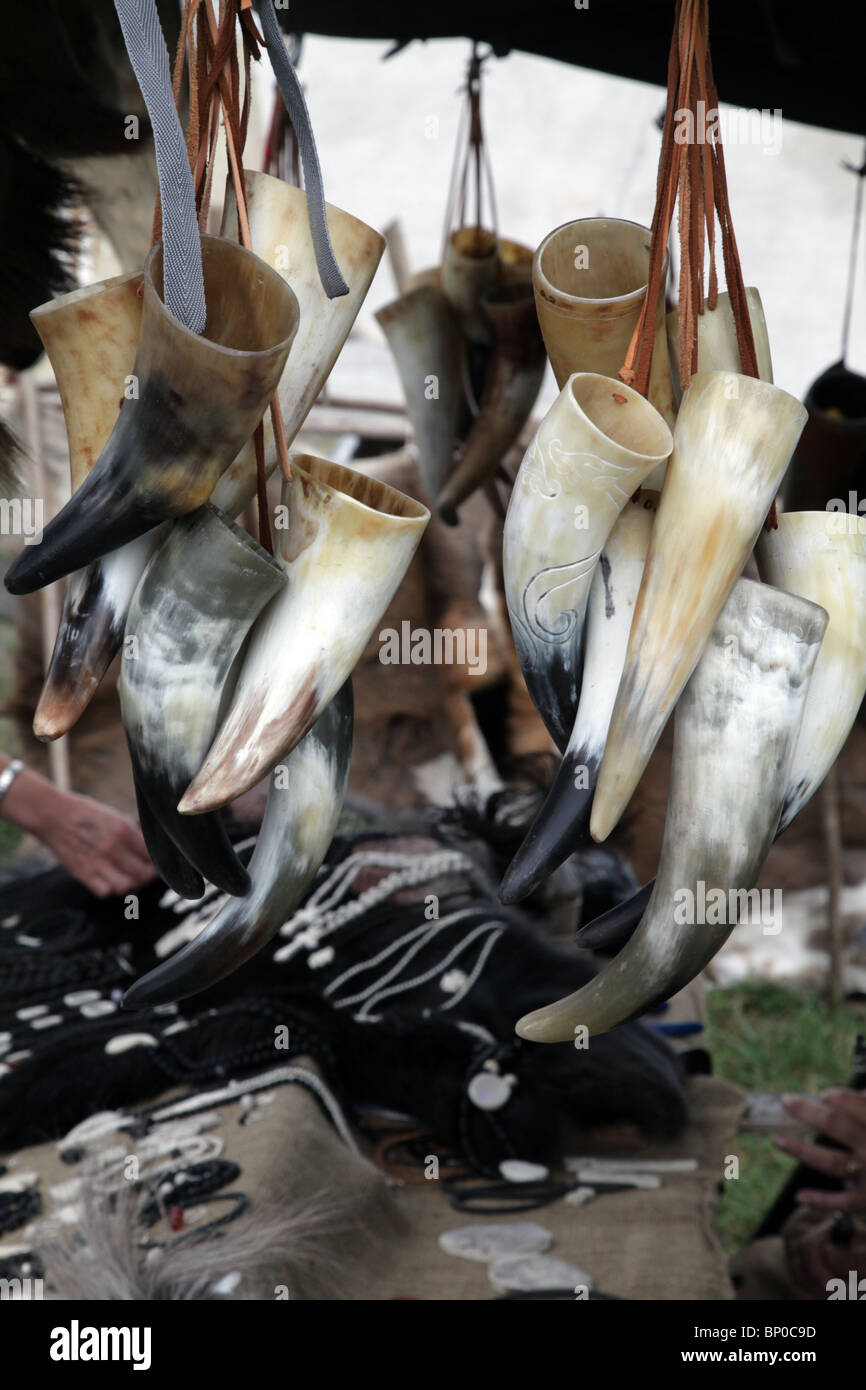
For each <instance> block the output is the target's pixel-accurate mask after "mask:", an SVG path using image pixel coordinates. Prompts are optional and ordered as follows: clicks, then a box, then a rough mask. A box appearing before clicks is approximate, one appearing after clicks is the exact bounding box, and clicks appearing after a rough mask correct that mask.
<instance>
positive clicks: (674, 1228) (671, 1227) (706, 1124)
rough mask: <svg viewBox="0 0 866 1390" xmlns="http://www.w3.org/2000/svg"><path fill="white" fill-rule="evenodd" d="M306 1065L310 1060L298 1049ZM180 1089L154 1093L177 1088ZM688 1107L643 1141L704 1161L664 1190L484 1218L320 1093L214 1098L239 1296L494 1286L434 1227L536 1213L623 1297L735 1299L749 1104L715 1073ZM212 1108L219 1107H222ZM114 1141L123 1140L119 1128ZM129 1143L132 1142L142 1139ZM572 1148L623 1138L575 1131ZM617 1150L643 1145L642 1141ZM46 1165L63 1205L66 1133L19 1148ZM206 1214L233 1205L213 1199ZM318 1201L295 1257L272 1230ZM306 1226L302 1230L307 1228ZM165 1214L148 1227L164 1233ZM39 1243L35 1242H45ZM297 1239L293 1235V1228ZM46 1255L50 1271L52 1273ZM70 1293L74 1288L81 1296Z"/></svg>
mask: <svg viewBox="0 0 866 1390" xmlns="http://www.w3.org/2000/svg"><path fill="white" fill-rule="evenodd" d="M299 1065H303V1066H305V1067H308V1066H311V1064H310V1063H309V1062H307V1061H306V1060H303V1061H302V1062H301V1063H299ZM177 1094H178V1093H177V1092H172V1093H169V1094H168V1095H167V1096H166V1097H163V1098H162V1099H161V1101H160V1102H158V1103H159V1104H165V1103H167V1101H168V1100H170V1099H174V1098H175V1097H176V1096H177ZM689 1100H690V1104H691V1111H692V1119H691V1123H690V1125H689V1127H688V1129H687V1130H686V1131H685V1133H684V1134H683V1136H682V1137H681V1138H680V1139H679V1140H677V1141H676V1142H675V1143H668V1144H656V1145H653V1146H652V1148H646V1149H641V1150H640V1151H639V1154H640V1156H641V1157H644V1158H648V1157H653V1158H685V1157H689V1158H691V1157H693V1158H696V1159H698V1163H699V1167H698V1170H697V1171H696V1172H694V1173H676V1174H665V1175H664V1176H663V1185H662V1187H661V1188H659V1189H658V1190H656V1191H638V1192H619V1193H612V1194H608V1195H605V1196H600V1197H597V1198H596V1199H595V1200H594V1201H592V1202H591V1203H589V1204H588V1205H587V1206H585V1207H580V1208H576V1207H573V1206H570V1205H567V1204H566V1203H565V1202H564V1201H562V1200H559V1201H556V1202H554V1203H552V1204H550V1205H548V1206H546V1207H542V1208H539V1209H538V1210H535V1211H531V1212H528V1213H525V1214H518V1215H515V1216H500V1215H496V1216H489V1217H485V1216H478V1215H475V1214H474V1213H473V1214H469V1213H465V1212H460V1211H456V1210H454V1208H453V1207H452V1206H451V1205H450V1203H449V1201H448V1199H447V1196H446V1194H445V1192H444V1190H443V1188H442V1186H441V1184H440V1182H438V1181H436V1180H430V1181H423V1180H422V1181H421V1182H418V1183H415V1184H411V1185H405V1186H402V1187H400V1186H395V1185H394V1184H393V1182H389V1181H388V1180H386V1179H385V1178H384V1176H383V1174H382V1173H381V1172H380V1171H379V1170H378V1169H377V1168H375V1167H374V1166H373V1164H372V1163H371V1162H370V1161H369V1160H368V1159H367V1158H365V1157H362V1156H361V1155H360V1154H359V1153H356V1152H353V1151H352V1149H351V1148H349V1147H347V1145H346V1143H345V1142H344V1140H343V1139H342V1138H341V1137H340V1136H339V1135H338V1133H337V1132H336V1130H335V1129H334V1127H333V1125H332V1123H331V1121H330V1120H329V1119H328V1118H326V1115H325V1113H324V1111H323V1109H322V1107H321V1105H320V1102H319V1101H318V1100H317V1099H316V1097H315V1096H314V1095H313V1094H311V1092H310V1091H309V1090H307V1089H305V1088H303V1087H301V1086H298V1085H284V1086H279V1087H275V1088H273V1089H272V1090H270V1091H267V1092H263V1093H260V1094H259V1096H258V1098H257V1100H256V1101H255V1103H254V1104H253V1105H249V1104H247V1105H246V1106H242V1105H241V1104H239V1103H237V1102H233V1103H231V1104H227V1105H223V1106H220V1107H219V1112H220V1125H219V1128H218V1129H210V1130H208V1131H207V1132H208V1133H209V1134H216V1135H218V1136H219V1137H220V1138H221V1139H222V1140H223V1141H224V1147H223V1152H222V1155H221V1156H222V1157H223V1158H227V1159H231V1160H233V1161H234V1162H235V1163H237V1164H239V1166H240V1169H241V1172H240V1175H239V1177H238V1179H237V1181H236V1182H235V1183H233V1184H232V1185H231V1186H229V1187H226V1188H225V1189H222V1190H223V1191H226V1192H231V1191H241V1192H244V1193H246V1194H247V1196H248V1197H249V1200H250V1205H249V1209H248V1211H247V1213H245V1214H244V1215H243V1216H241V1217H240V1218H239V1219H238V1221H236V1222H234V1223H232V1224H230V1225H229V1226H227V1227H225V1228H224V1234H223V1236H222V1237H221V1240H222V1241H223V1242H224V1244H225V1247H226V1248H225V1254H224V1263H225V1272H229V1271H230V1270H231V1268H232V1250H231V1241H232V1238H233V1231H234V1232H237V1231H240V1229H241V1227H242V1223H244V1222H252V1221H258V1223H259V1225H258V1227H257V1230H258V1231H260V1232H261V1259H260V1261H258V1260H257V1262H256V1267H255V1269H254V1270H253V1272H252V1274H251V1275H249V1276H248V1277H246V1278H245V1280H244V1281H243V1283H242V1285H241V1287H240V1288H239V1289H238V1291H237V1293H236V1294H235V1295H233V1296H234V1297H238V1298H241V1297H243V1298H255V1299H268V1300H270V1299H274V1298H276V1297H278V1296H282V1297H285V1296H286V1292H283V1293H282V1294H279V1293H278V1292H277V1291H278V1290H281V1289H282V1290H284V1291H287V1293H288V1296H289V1297H290V1298H300V1299H308V1298H328V1299H338V1300H353V1299H369V1300H378V1299H397V1298H413V1299H458V1300H477V1299H488V1298H491V1297H493V1296H494V1294H495V1291H494V1289H493V1288H492V1286H491V1284H490V1282H489V1280H488V1276H487V1266H486V1264H483V1263H476V1262H474V1261H469V1260H466V1259H461V1258H458V1257H455V1256H452V1255H448V1254H445V1253H443V1252H442V1251H441V1250H440V1248H439V1245H438V1237H439V1235H440V1234H441V1233H442V1232H443V1231H447V1230H449V1229H452V1228H454V1227H459V1226H462V1225H469V1224H471V1225H476V1224H484V1223H486V1222H500V1221H510V1220H527V1221H533V1222H535V1223H537V1224H540V1225H542V1226H545V1227H546V1228H547V1229H548V1230H549V1231H550V1232H551V1234H552V1235H553V1238H554V1240H553V1246H552V1248H551V1250H550V1254H551V1255H553V1256H555V1257H559V1258H561V1259H565V1260H568V1261H569V1262H571V1263H572V1264H574V1265H576V1266H578V1267H579V1268H581V1269H584V1270H586V1271H587V1272H588V1273H589V1274H590V1275H591V1277H592V1280H593V1283H594V1286H595V1287H596V1288H598V1289H600V1290H603V1291H604V1292H606V1293H611V1294H617V1295H619V1296H620V1297H622V1298H628V1299H662V1300H666V1299H729V1298H731V1297H732V1296H733V1295H732V1289H731V1285H730V1281H729V1279H728V1275H727V1270H726V1258H725V1255H724V1253H723V1251H722V1249H721V1247H720V1245H719V1243H718V1240H717V1239H716V1236H715V1234H714V1231H713V1217H714V1212H715V1209H716V1205H717V1202H718V1195H719V1183H720V1181H721V1179H722V1173H723V1164H724V1157H725V1154H726V1153H728V1152H729V1151H730V1149H731V1146H732V1139H733V1136H734V1134H735V1132H736V1129H737V1126H738V1121H739V1117H740V1114H741V1112H742V1109H743V1096H742V1092H741V1091H740V1090H739V1089H738V1088H736V1087H734V1086H732V1085H730V1084H729V1083H727V1082H724V1081H721V1080H718V1079H716V1078H712V1077H697V1078H694V1079H693V1080H692V1081H691V1082H690V1083H689ZM214 1108H216V1107H214ZM107 1142H109V1143H114V1144H116V1143H117V1142H118V1140H117V1138H116V1137H115V1136H112V1137H111V1138H110V1139H109V1140H108V1141H107ZM121 1142H127V1143H128V1148H129V1150H130V1152H134V1151H135V1141H134V1140H133V1139H131V1138H130V1139H129V1140H128V1141H125V1140H122V1141H121ZM573 1152H575V1153H591V1152H596V1153H598V1152H607V1153H609V1154H614V1153H615V1152H616V1150H614V1148H613V1147H612V1146H611V1145H610V1144H609V1143H608V1144H607V1146H605V1147H602V1146H601V1145H600V1144H599V1143H598V1142H596V1144H595V1145H593V1144H592V1143H591V1142H590V1140H588V1139H587V1138H586V1136H583V1137H580V1136H575V1141H574V1145H573ZM619 1152H620V1153H621V1154H622V1153H627V1154H628V1155H629V1156H634V1155H635V1152H636V1151H635V1149H634V1147H631V1148H628V1149H623V1148H620V1150H619ZM8 1161H9V1159H8V1157H7V1162H8ZM31 1171H33V1172H35V1173H37V1174H38V1185H39V1188H40V1191H41V1193H42V1197H43V1204H44V1213H45V1215H46V1216H50V1215H52V1214H53V1215H55V1216H56V1214H57V1210H58V1207H59V1205H60V1203H58V1202H56V1201H54V1200H53V1199H52V1197H51V1193H50V1189H51V1188H52V1187H53V1186H56V1185H57V1184H62V1183H68V1181H69V1180H70V1178H74V1177H75V1176H76V1172H77V1169H76V1167H75V1166H70V1165H69V1164H67V1163H64V1162H62V1161H61V1159H60V1157H59V1151H58V1145H57V1144H56V1143H51V1144H45V1145H42V1146H39V1147H36V1148H31V1149H26V1150H21V1151H19V1152H18V1153H17V1154H15V1155H14V1156H12V1165H11V1167H10V1170H9V1172H10V1175H14V1174H19V1175H20V1174H24V1173H28V1172H31ZM205 1208H206V1210H205V1211H204V1212H203V1213H202V1214H201V1218H200V1219H201V1220H207V1219H208V1218H209V1217H211V1216H213V1217H216V1216H219V1215H220V1213H221V1212H222V1211H223V1210H224V1209H225V1208H224V1207H221V1206H217V1205H216V1204H215V1203H213V1204H211V1207H210V1209H207V1208H208V1203H207V1199H205ZM314 1213H318V1214H319V1215H318V1218H317V1225H316V1227H315V1242H314V1249H315V1254H314V1257H313V1258H312V1259H311V1258H310V1257H309V1241H307V1243H306V1245H305V1250H306V1254H303V1253H301V1254H299V1255H298V1257H297V1258H294V1257H292V1255H291V1254H289V1256H288V1257H287V1256H286V1254H285V1248H286V1245H285V1240H284V1242H283V1246H282V1250H281V1253H280V1254H277V1253H276V1252H275V1250H274V1248H273V1242H272V1239H271V1237H270V1236H269V1234H268V1232H269V1230H270V1231H273V1230H275V1229H276V1227H275V1219H276V1216H277V1215H278V1214H282V1215H283V1216H286V1215H289V1216H292V1215H294V1217H295V1218H297V1219H300V1221H301V1224H303V1219H304V1218H305V1216H311V1215H313V1214H314ZM299 1229H300V1228H299ZM29 1234H30V1233H29V1232H24V1231H18V1232H12V1233H8V1234H7V1235H5V1236H4V1237H3V1238H2V1240H0V1247H5V1248H6V1249H8V1248H9V1247H12V1246H15V1245H19V1246H20V1245H27V1244H28V1236H29ZM169 1234H170V1233H169V1231H168V1228H167V1226H166V1224H165V1223H164V1222H161V1223H160V1224H159V1225H158V1226H156V1227H154V1228H153V1230H152V1231H151V1232H150V1233H149V1235H148V1238H149V1239H151V1240H153V1239H165V1238H167V1237H168V1236H169ZM33 1244H34V1245H35V1246H36V1248H39V1242H38V1240H37V1241H34V1242H33ZM288 1244H289V1248H290V1249H291V1239H289V1242H288ZM50 1280H51V1267H50V1259H49V1260H48V1262H47V1271H46V1282H48V1283H50ZM73 1296H74V1294H73Z"/></svg>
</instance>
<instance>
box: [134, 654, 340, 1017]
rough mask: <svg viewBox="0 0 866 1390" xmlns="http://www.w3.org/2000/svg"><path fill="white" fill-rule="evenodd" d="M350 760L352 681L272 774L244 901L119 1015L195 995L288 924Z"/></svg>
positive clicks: (324, 842)
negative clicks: (130, 1010) (125, 1011)
mask: <svg viewBox="0 0 866 1390" xmlns="http://www.w3.org/2000/svg"><path fill="white" fill-rule="evenodd" d="M351 754H352V682H351V680H348V681H346V684H345V685H344V686H343V688H342V689H341V690H340V691H339V692H338V693H337V695H336V696H335V697H334V699H333V700H332V701H331V703H330V705H328V707H327V709H326V710H324V711H323V713H322V714H320V715H319V718H318V719H317V720H316V722H315V724H314V725H313V727H312V728H311V729H310V731H309V733H308V734H306V735H305V736H304V738H302V739H301V742H300V743H299V744H298V746H297V748H295V749H294V751H293V752H292V753H290V754H289V756H288V757H287V758H286V761H285V764H281V765H280V766H279V767H277V768H275V769H274V773H273V779H272V781H271V787H270V791H269V792H268V805H267V809H266V811H265V816H264V820H263V821H262V826H261V830H260V831H259V837H258V840H257V842H256V847H255V850H254V851H253V857H252V859H251V861H250V867H249V875H250V879H251V883H252V886H251V888H250V891H249V892H248V893H247V895H246V897H243V898H232V899H231V900H230V901H229V902H227V903H225V904H224V905H223V906H222V907H221V908H220V909H219V910H218V911H217V913H216V915H215V916H214V917H213V918H212V920H211V921H210V922H208V924H207V926H206V927H204V928H203V930H202V931H201V932H200V934H199V935H198V936H197V937H196V938H195V940H193V941H190V942H189V943H188V944H187V945H186V946H184V947H183V948H182V949H181V950H180V951H178V953H177V954H176V955H174V956H171V957H170V958H169V959H168V960H166V961H164V962H163V964H161V965H159V966H157V968H156V969H155V970H151V971H150V973H149V974H148V975H145V976H144V977H143V978H142V979H140V980H137V981H136V983H135V984H134V985H133V986H132V987H131V988H130V989H129V990H128V991H127V993H126V994H125V995H124V999H123V1005H124V1008H129V1009H144V1008H152V1007H153V1006H154V1005H156V1004H168V1003H173V1002H174V1001H175V1000H178V999H186V998H188V997H189V995H191V994H198V993H199V992H200V991H201V990H203V989H208V988H209V987H210V986H211V985H214V984H216V983H217V981H218V980H222V979H224V978H225V976H226V975H230V974H231V973H232V972H233V971H234V970H237V969H238V968H239V967H240V966H241V965H243V964H244V962H245V961H247V960H249V959H250V957H251V956H253V955H255V953H256V952H257V951H260V950H261V949H262V947H263V946H265V945H266V944H267V942H268V941H270V940H271V939H272V937H274V936H275V935H276V933H277V932H278V931H279V929H280V927H281V926H282V925H283V923H284V922H285V921H286V920H287V918H289V917H290V916H291V915H292V913H293V912H294V910H295V908H296V907H297V905H298V903H299V902H300V901H301V899H302V898H303V896H304V893H305V892H306V890H307V888H308V887H309V885H310V884H311V883H312V881H313V879H314V878H315V876H316V873H317V871H318V869H319V866H320V864H321V863H322V861H323V860H324V858H325V855H326V854H327V852H328V848H329V846H330V843H331V840H332V839H333V837H334V832H335V831H336V829H337V822H338V820H339V818H340V810H341V808H342V805H343V797H344V795H345V791H346V781H347V779H348V775H349V760H350V758H351Z"/></svg>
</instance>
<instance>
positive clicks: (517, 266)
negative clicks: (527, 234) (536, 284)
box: [499, 237, 534, 285]
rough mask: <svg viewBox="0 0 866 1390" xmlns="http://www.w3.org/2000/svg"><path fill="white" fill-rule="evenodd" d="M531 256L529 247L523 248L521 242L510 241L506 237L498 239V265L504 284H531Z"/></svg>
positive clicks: (531, 252)
mask: <svg viewBox="0 0 866 1390" xmlns="http://www.w3.org/2000/svg"><path fill="white" fill-rule="evenodd" d="M533 254H534V253H533V251H532V249H531V247H529V246H524V245H523V242H522V241H510V240H509V239H508V238H507V237H500V238H499V263H500V266H501V268H502V271H501V273H502V279H503V280H504V281H505V283H506V284H509V285H531V284H532V261H533Z"/></svg>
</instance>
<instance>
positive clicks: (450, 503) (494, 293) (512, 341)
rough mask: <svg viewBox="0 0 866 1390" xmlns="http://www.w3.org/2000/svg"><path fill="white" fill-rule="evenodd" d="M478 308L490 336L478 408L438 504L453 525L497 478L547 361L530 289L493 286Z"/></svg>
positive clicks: (526, 416)
mask: <svg viewBox="0 0 866 1390" xmlns="http://www.w3.org/2000/svg"><path fill="white" fill-rule="evenodd" d="M481 308H482V311H483V312H484V314H485V315H486V317H487V319H488V321H489V323H490V327H491V332H492V351H491V356H490V361H489V363H488V367H487V373H486V377H485V381H484V391H483V393H482V396H481V407H480V410H479V412H478V415H477V416H476V419H475V422H474V424H473V426H472V429H471V430H470V432H469V435H468V437H467V439H466V442H465V444H464V446H463V452H462V454H461V455H460V458H459V459H458V461H457V463H456V465H455V467H454V469H453V471H452V473H451V476H450V477H449V479H448V481H447V482H446V484H445V486H444V487H443V489H442V491H441V493H440V494H439V497H438V498H437V500H436V506H437V508H438V510H439V514H440V516H441V517H442V520H443V521H445V522H447V523H448V524H449V525H450V526H454V525H456V524H457V508H458V507H459V505H460V503H461V502H465V500H466V498H467V497H469V496H470V494H471V493H473V492H474V491H475V489H476V488H478V487H481V485H482V484H483V483H484V482H485V480H486V479H487V478H488V477H490V476H491V475H492V474H493V473H495V471H496V469H497V468H498V466H499V464H500V462H501V461H502V459H503V458H504V457H505V455H506V454H507V453H508V450H509V449H510V448H511V446H512V444H513V443H514V441H515V440H516V439H517V438H518V436H519V434H520V431H521V430H522V429H523V426H524V425H525V424H526V421H527V420H528V419H529V414H530V411H531V410H532V407H533V406H534V404H535V401H536V398H537V396H538V392H539V390H540V389H541V382H542V378H543V376H544V369H545V367H546V365H547V357H546V355H545V351H544V342H543V340H542V337H541V333H540V331H539V327H538V316H537V314H536V312H535V301H534V299H533V296H532V290H531V288H530V287H529V286H528V285H521V284H520V283H519V282H518V283H513V284H503V285H494V286H491V287H490V288H489V289H487V290H485V292H484V294H483V295H482V298H481Z"/></svg>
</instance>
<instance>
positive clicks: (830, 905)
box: [821, 764, 845, 1008]
mask: <svg viewBox="0 0 866 1390" xmlns="http://www.w3.org/2000/svg"><path fill="white" fill-rule="evenodd" d="M839 803H840V789H839V770H838V766H837V765H836V764H834V765H833V767H832V768H831V769H830V771H829V772H828V774H827V777H826V779H825V781H824V785H823V787H822V788H821V819H822V821H823V825H824V844H825V847H826V851H827V925H828V926H829V928H830V975H829V980H828V994H829V998H830V1003H831V1005H832V1006H833V1008H838V1007H839V1005H840V1004H841V1003H842V1001H843V999H844V997H845V983H844V978H843V972H842V951H843V947H844V944H845V943H844V939H843V933H842V907H841V893H842V873H843V870H842V823H841V816H840V813H839Z"/></svg>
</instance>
